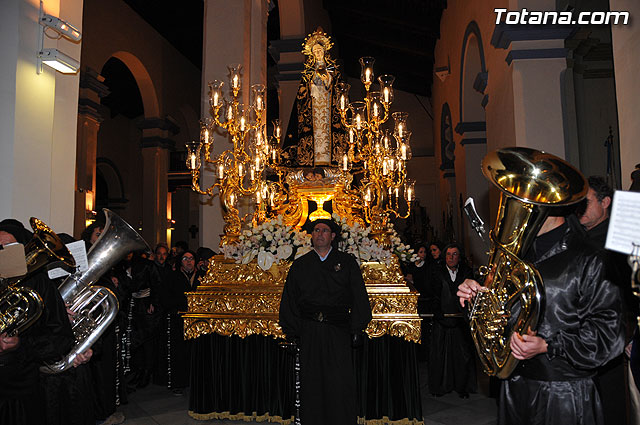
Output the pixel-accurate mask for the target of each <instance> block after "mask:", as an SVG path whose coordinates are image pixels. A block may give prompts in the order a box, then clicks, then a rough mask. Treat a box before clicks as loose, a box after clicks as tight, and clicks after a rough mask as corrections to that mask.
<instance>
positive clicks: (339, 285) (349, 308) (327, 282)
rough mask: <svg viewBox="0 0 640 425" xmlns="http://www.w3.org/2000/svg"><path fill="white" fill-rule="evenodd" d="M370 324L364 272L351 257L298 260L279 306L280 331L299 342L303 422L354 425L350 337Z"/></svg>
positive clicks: (313, 254) (334, 255)
mask: <svg viewBox="0 0 640 425" xmlns="http://www.w3.org/2000/svg"><path fill="white" fill-rule="evenodd" d="M370 320H371V307H370V305H369V297H368V295H367V290H366V288H365V285H364V280H363V279H362V273H361V271H360V267H359V266H358V263H357V262H356V260H355V258H353V256H351V255H349V254H345V253H343V252H340V251H338V250H337V249H333V250H331V252H330V253H329V254H328V256H327V258H326V259H325V260H324V261H322V260H321V259H320V257H319V255H318V254H317V253H316V252H315V250H313V251H311V252H309V253H307V254H306V255H304V256H302V257H300V258H299V259H297V260H295V261H294V262H293V264H292V265H291V268H290V269H289V274H288V275H287V280H286V281H285V285H284V289H283V293H282V300H281V302H280V325H281V326H282V329H283V330H284V332H285V334H286V335H287V336H288V337H290V338H295V339H297V340H298V341H299V347H300V369H301V371H300V385H301V389H300V400H301V407H300V417H301V420H302V422H303V423H304V424H305V425H313V424H319V425H320V424H345V425H346V424H355V423H356V415H357V409H356V387H355V385H356V381H355V374H354V370H353V363H352V361H353V359H352V349H351V334H358V333H361V332H362V331H364V329H365V328H366V326H367V324H368V323H369V321H370Z"/></svg>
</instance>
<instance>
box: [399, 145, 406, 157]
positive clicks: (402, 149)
mask: <svg viewBox="0 0 640 425" xmlns="http://www.w3.org/2000/svg"><path fill="white" fill-rule="evenodd" d="M400 158H402V160H403V161H406V160H407V145H405V144H404V143H403V144H402V145H400Z"/></svg>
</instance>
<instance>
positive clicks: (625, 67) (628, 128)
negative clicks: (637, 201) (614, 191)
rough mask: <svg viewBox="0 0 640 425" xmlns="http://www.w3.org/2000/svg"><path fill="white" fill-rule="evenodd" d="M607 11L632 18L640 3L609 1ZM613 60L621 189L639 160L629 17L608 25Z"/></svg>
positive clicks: (634, 47)
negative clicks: (627, 19) (618, 129)
mask: <svg viewBox="0 0 640 425" xmlns="http://www.w3.org/2000/svg"><path fill="white" fill-rule="evenodd" d="M610 8H611V10H627V11H629V13H630V15H631V16H632V17H633V16H635V17H637V16H640V2H638V1H636V0H610ZM611 32H612V41H613V61H614V65H615V69H614V71H615V79H616V96H617V105H618V114H619V118H618V119H619V123H620V164H621V167H620V168H621V176H622V178H621V180H622V188H623V189H625V190H627V189H629V186H630V184H631V179H630V177H629V176H630V175H631V172H632V171H633V170H634V168H635V165H636V164H638V163H640V143H638V134H640V120H638V115H639V113H640V96H638V93H640V78H638V69H640V55H638V54H629V52H640V25H638V23H637V20H636V21H635V22H634V20H633V18H631V22H630V24H629V25H614V26H612V28H611Z"/></svg>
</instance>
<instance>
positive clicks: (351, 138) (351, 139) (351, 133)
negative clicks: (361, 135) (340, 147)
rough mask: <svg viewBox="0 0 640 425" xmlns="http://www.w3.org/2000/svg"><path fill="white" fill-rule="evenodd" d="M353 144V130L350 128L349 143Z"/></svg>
mask: <svg viewBox="0 0 640 425" xmlns="http://www.w3.org/2000/svg"><path fill="white" fill-rule="evenodd" d="M354 142H355V140H354V135H353V129H352V128H350V129H349V143H350V144H352V145H353V143H354Z"/></svg>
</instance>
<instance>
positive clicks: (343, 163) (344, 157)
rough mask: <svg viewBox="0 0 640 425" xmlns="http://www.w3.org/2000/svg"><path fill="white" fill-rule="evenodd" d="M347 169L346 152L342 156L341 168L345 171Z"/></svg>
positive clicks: (347, 159) (347, 158)
mask: <svg viewBox="0 0 640 425" xmlns="http://www.w3.org/2000/svg"><path fill="white" fill-rule="evenodd" d="M348 169H349V157H348V156H347V154H344V155H343V156H342V170H343V171H347V170H348Z"/></svg>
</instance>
